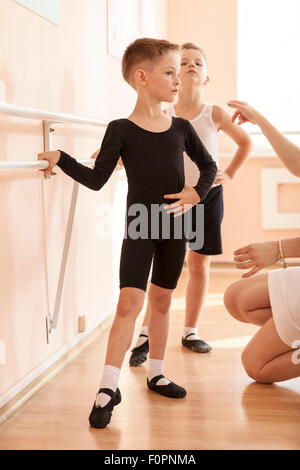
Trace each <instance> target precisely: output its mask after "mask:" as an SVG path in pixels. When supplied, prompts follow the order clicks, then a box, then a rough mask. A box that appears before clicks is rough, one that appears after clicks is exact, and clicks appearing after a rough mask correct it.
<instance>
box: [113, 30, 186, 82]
mask: <svg viewBox="0 0 300 470" xmlns="http://www.w3.org/2000/svg"><path fill="white" fill-rule="evenodd" d="M171 51H172V52H179V45H178V44H173V43H171V42H169V41H166V40H165V39H153V38H139V39H136V40H135V41H134V42H132V43H131V44H129V46H128V47H127V48H126V50H125V52H124V54H123V58H122V74H123V77H124V80H126V82H128V83H129V85H131V86H133V85H134V83H133V79H132V72H133V68H134V66H137V65H138V64H140V63H142V62H144V61H147V60H148V61H155V60H156V59H158V58H159V57H162V56H164V55H165V54H167V53H168V52H171Z"/></svg>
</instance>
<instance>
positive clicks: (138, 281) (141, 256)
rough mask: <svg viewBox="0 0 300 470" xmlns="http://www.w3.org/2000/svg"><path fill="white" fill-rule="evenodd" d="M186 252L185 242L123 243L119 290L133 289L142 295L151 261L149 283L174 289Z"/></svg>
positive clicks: (149, 241) (145, 241)
mask: <svg viewBox="0 0 300 470" xmlns="http://www.w3.org/2000/svg"><path fill="white" fill-rule="evenodd" d="M185 252H186V240H185V239H172V238H171V239H168V240H151V239H147V240H143V239H140V238H139V239H137V240H132V239H131V238H125V239H124V240H123V245H122V251H121V260H120V289H122V287H136V288H138V289H142V290H144V291H146V289H147V282H148V277H149V272H150V269H151V263H152V258H153V266H152V276H151V282H152V283H153V284H155V285H157V286H159V287H163V288H165V289H175V287H176V285H177V281H178V279H179V277H180V274H181V271H182V266H183V263H184V258H185Z"/></svg>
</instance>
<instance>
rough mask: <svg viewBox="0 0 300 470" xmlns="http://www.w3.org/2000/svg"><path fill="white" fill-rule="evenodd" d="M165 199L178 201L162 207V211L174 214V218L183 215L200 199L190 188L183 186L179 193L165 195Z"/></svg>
mask: <svg viewBox="0 0 300 470" xmlns="http://www.w3.org/2000/svg"><path fill="white" fill-rule="evenodd" d="M164 198H165V199H178V201H176V202H173V203H172V204H169V205H166V206H164V209H165V210H166V211H167V213H168V214H172V213H173V214H174V217H178V216H180V215H183V214H185V212H187V211H189V210H190V209H191V208H192V207H193V206H195V205H196V204H198V203H199V202H200V201H201V199H200V196H199V194H198V193H197V191H196V190H195V189H194V188H193V187H192V186H184V188H183V190H182V191H181V192H180V193H176V194H166V195H165V196H164Z"/></svg>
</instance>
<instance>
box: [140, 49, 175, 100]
mask: <svg viewBox="0 0 300 470" xmlns="http://www.w3.org/2000/svg"><path fill="white" fill-rule="evenodd" d="M179 67H180V56H179V54H178V53H176V52H172V51H171V52H168V53H167V54H166V55H164V56H162V57H161V58H160V59H158V60H157V61H156V62H155V63H154V64H153V66H152V69H151V71H148V73H147V76H148V80H147V89H148V92H149V93H150V95H151V97H152V98H154V99H156V100H157V101H165V102H168V103H171V102H173V101H174V100H175V98H176V95H177V93H178V87H179V77H178V74H179Z"/></svg>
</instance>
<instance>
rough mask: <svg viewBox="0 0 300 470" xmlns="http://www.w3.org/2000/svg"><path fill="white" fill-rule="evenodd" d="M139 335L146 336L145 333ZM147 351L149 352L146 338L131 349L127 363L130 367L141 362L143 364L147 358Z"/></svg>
mask: <svg viewBox="0 0 300 470" xmlns="http://www.w3.org/2000/svg"><path fill="white" fill-rule="evenodd" d="M139 336H144V337H145V338H148V336H147V335H139ZM148 352H149V341H148V339H147V341H145V343H143V344H141V345H140V346H137V347H136V348H133V349H132V350H131V356H130V359H129V365H130V366H131V367H136V366H140V365H141V364H143V363H144V362H145V361H146V360H147V354H148Z"/></svg>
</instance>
